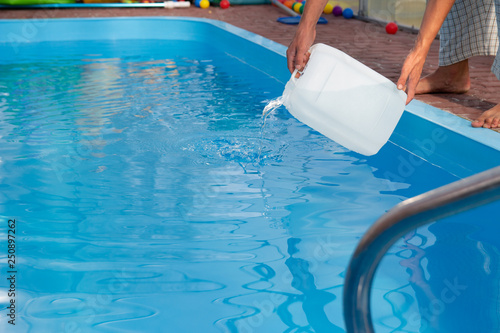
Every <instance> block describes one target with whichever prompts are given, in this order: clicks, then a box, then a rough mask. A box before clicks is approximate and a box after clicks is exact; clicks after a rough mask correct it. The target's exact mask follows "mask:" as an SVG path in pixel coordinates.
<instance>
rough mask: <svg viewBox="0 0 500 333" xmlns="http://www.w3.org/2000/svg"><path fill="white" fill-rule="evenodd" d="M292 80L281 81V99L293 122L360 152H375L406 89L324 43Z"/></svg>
mask: <svg viewBox="0 0 500 333" xmlns="http://www.w3.org/2000/svg"><path fill="white" fill-rule="evenodd" d="M310 51H311V55H310V58H309V61H308V63H307V65H306V67H305V68H304V70H303V72H302V74H301V75H300V77H299V78H298V79H297V78H295V74H296V73H297V71H295V72H294V73H293V74H292V77H291V78H290V80H289V81H288V83H287V84H286V86H285V91H284V92H283V104H284V105H285V107H286V108H287V109H288V111H289V112H290V113H291V114H292V115H293V116H294V117H295V118H297V119H298V120H299V121H301V122H303V123H304V124H306V125H308V126H310V127H312V128H313V129H315V130H317V131H318V132H320V133H322V134H323V135H325V136H327V137H329V138H330V139H332V140H334V141H335V142H337V143H338V144H341V145H342V146H344V147H346V148H348V149H350V150H353V151H355V152H358V153H360V154H363V155H373V154H376V153H377V152H378V151H379V150H380V148H382V146H383V145H384V144H385V143H386V142H387V140H389V137H390V136H391V134H392V132H393V131H394V128H395V127H396V125H397V123H398V121H399V119H400V118H401V115H402V114H403V111H404V108H405V102H406V94H405V93H404V92H403V91H401V90H398V89H397V87H396V85H395V84H394V83H392V82H391V81H389V80H388V79H387V78H385V77H384V76H382V75H380V74H379V73H377V72H375V71H374V70H372V69H370V68H369V67H367V66H365V65H363V64H362V63H360V62H359V61H357V60H355V59H353V58H351V57H350V56H348V55H347V54H345V53H343V52H342V51H339V50H337V49H335V48H333V47H330V46H327V45H325V44H315V45H313V46H312V47H311V50H310Z"/></svg>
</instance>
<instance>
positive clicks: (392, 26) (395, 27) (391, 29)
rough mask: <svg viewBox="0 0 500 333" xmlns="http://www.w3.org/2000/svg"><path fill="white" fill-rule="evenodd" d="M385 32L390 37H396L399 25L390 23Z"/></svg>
mask: <svg viewBox="0 0 500 333" xmlns="http://www.w3.org/2000/svg"><path fill="white" fill-rule="evenodd" d="M385 31H386V32H387V33H388V34H389V35H394V34H395V33H396V32H398V25H397V24H396V23H394V22H389V23H387V25H386V26H385Z"/></svg>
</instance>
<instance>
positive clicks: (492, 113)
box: [471, 104, 500, 128]
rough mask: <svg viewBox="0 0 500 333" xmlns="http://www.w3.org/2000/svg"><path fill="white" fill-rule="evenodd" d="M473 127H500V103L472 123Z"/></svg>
mask: <svg viewBox="0 0 500 333" xmlns="http://www.w3.org/2000/svg"><path fill="white" fill-rule="evenodd" d="M471 125H472V127H484V128H499V127H500V104H497V105H495V106H494V107H492V108H491V109H489V110H488V111H484V112H483V114H482V115H480V116H479V118H477V120H474V121H473V122H472V123H471Z"/></svg>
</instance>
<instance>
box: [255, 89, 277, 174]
mask: <svg viewBox="0 0 500 333" xmlns="http://www.w3.org/2000/svg"><path fill="white" fill-rule="evenodd" d="M282 105H283V96H280V97H277V98H275V99H272V100H270V101H269V102H268V103H267V105H266V106H265V107H264V110H263V111H262V126H261V127H260V140H259V142H260V144H259V155H258V156H257V164H260V160H261V156H262V141H263V139H264V127H265V126H266V119H267V116H269V115H270V114H271V113H273V112H274V111H275V110H276V109H277V108H279V107H280V106H282Z"/></svg>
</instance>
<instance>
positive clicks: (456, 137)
mask: <svg viewBox="0 0 500 333" xmlns="http://www.w3.org/2000/svg"><path fill="white" fill-rule="evenodd" d="M214 36H219V37H216V38H215V37H214ZM120 39H129V40H130V39H132V40H133V39H161V40H188V41H202V42H209V43H211V44H212V45H213V46H215V47H219V48H221V49H230V50H232V51H231V55H232V56H234V57H237V58H238V59H239V60H240V61H242V62H245V63H247V64H248V65H250V66H252V67H254V68H257V69H258V70H260V71H262V72H264V73H266V74H267V75H269V76H271V77H273V78H274V79H276V81H277V84H282V85H283V87H284V85H285V83H286V82H287V81H288V79H289V77H290V73H289V72H288V70H287V66H286V47H285V46H284V45H281V44H278V43H276V42H274V41H271V40H269V39H267V38H264V37H262V36H259V35H256V34H254V33H251V32H249V31H246V30H243V29H240V28H237V27H235V26H233V25H231V24H228V23H225V22H221V21H216V20H210V19H202V18H187V17H168V18H166V17H141V18H136V17H134V18H129V17H119V18H112V19H110V18H83V19H82V18H79V19H68V18H64V19H33V20H3V21H0V43H1V44H3V45H1V44H0V47H2V49H3V50H4V52H2V53H0V60H2V54H3V55H5V56H6V57H7V58H12V55H13V54H14V55H15V52H16V50H17V47H18V46H19V44H20V43H34V42H49V41H78V40H120ZM389 141H390V142H392V143H393V144H395V145H397V146H400V147H402V148H403V149H405V150H408V151H410V152H412V153H413V154H415V155H417V156H419V157H421V158H424V159H425V160H427V161H429V162H431V163H433V164H435V165H438V166H440V167H442V168H444V169H446V170H448V171H449V172H451V173H452V174H455V175H456V176H459V177H466V176H469V175H471V174H474V173H477V172H481V171H484V170H486V169H489V168H492V167H495V166H497V165H499V164H500V135H499V133H497V132H495V131H493V130H489V129H484V128H472V127H471V125H470V122H469V121H468V120H466V119H463V118H460V117H458V116H455V115H453V114H450V113H448V112H446V111H443V110H440V109H438V108H435V107H433V106H430V105H428V104H425V103H422V102H419V101H416V100H414V101H412V102H411V103H410V104H409V105H408V106H407V108H406V111H405V112H404V113H403V116H402V118H401V120H400V122H399V124H398V126H397V127H396V129H395V131H394V133H393V135H392V136H391V138H390V139H389Z"/></svg>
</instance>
